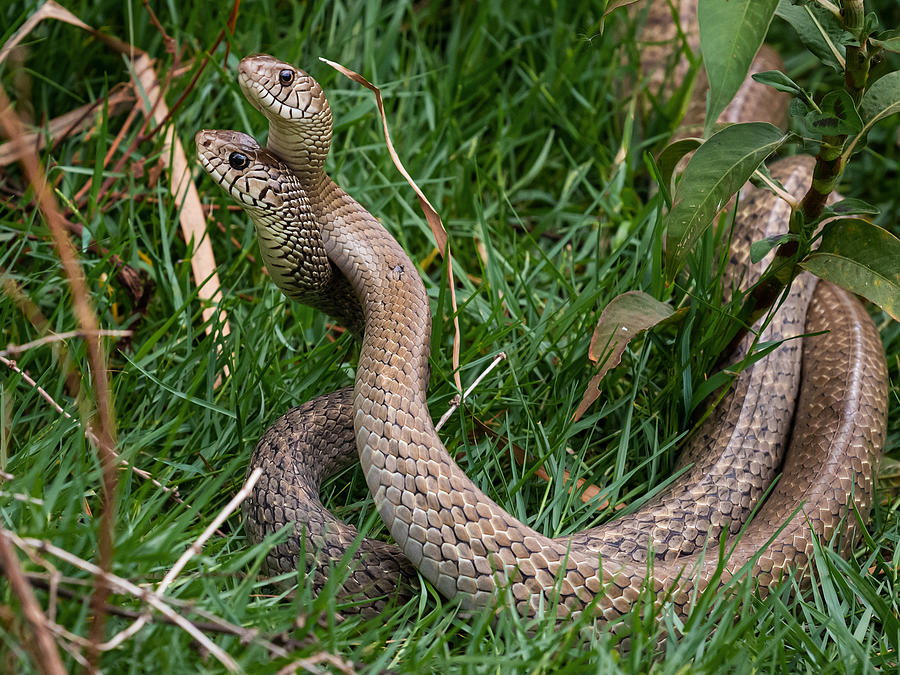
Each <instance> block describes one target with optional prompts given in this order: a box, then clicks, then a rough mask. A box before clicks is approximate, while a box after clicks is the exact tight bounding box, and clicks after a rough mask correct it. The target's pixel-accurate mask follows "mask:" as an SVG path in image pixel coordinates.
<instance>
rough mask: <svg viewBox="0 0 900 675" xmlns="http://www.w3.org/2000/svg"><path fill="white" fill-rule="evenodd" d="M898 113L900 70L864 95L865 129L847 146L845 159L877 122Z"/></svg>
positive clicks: (862, 109)
mask: <svg viewBox="0 0 900 675" xmlns="http://www.w3.org/2000/svg"><path fill="white" fill-rule="evenodd" d="M898 112H900V70H895V71H894V72H892V73H888V74H887V75H885V76H884V77H882V78H880V79H878V80H875V83H874V84H873V85H872V86H871V87H869V89H868V91H866V93H865V94H863V97H862V101H860V103H859V114H860V115H861V116H862V120H863V128H862V130H861V131H860V132H859V133H858V134H857V135H856V137H855V138H854V139H853V140H852V141H851V142H850V144H849V145H848V146H847V150H845V151H844V155H845V158H846V157H849V156H850V154H851V153H852V152H853V150H854V148H855V147H856V146H857V144H858V143H859V142H860V141H861V140H863V139H864V138H865V135H866V134H867V133H869V129H871V128H872V127H873V126H874V125H875V123H876V122H878V121H880V120H883V119H884V118H885V117H888V116H889V115H893V114H894V113H898Z"/></svg>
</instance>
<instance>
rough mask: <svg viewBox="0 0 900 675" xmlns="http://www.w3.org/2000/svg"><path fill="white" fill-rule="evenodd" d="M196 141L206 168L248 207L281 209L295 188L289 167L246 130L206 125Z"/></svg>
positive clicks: (257, 210)
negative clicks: (216, 127) (240, 130)
mask: <svg viewBox="0 0 900 675" xmlns="http://www.w3.org/2000/svg"><path fill="white" fill-rule="evenodd" d="M194 142H195V143H196V145H197V155H198V157H199V159H200V163H201V164H202V165H203V168H204V169H205V170H206V172H207V173H208V174H209V175H210V176H211V177H212V178H213V179H214V180H215V181H216V182H217V183H218V184H219V185H220V186H221V187H222V189H223V190H225V191H226V192H227V193H228V194H230V195H231V196H232V197H234V199H236V200H237V201H238V202H240V204H241V205H242V206H243V207H244V208H245V209H246V210H248V211H251V212H260V213H261V214H265V213H266V212H270V211H273V212H274V211H278V210H280V209H281V208H282V207H283V206H284V203H285V201H286V200H287V198H288V191H289V190H291V188H295V186H294V185H293V183H295V182H296V181H295V180H292V174H291V172H290V169H288V168H287V167H286V166H284V164H283V163H282V162H281V161H280V160H279V159H278V158H277V157H275V156H274V155H273V154H272V153H271V152H269V151H268V150H266V149H264V148H261V147H260V146H259V143H257V142H256V141H255V140H254V139H253V138H252V137H251V136H248V135H247V134H242V133H241V132H239V131H225V130H218V129H217V130H211V129H204V130H203V131H199V132H197V135H196V137H195V138H194ZM292 192H296V189H294V190H292Z"/></svg>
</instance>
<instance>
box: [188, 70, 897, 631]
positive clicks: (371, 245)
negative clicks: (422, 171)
mask: <svg viewBox="0 0 900 675" xmlns="http://www.w3.org/2000/svg"><path fill="white" fill-rule="evenodd" d="M240 82H241V85H242V88H243V89H244V91H245V93H246V94H247V96H248V98H249V99H250V101H251V102H252V103H253V105H254V106H255V107H257V108H258V109H260V110H261V111H262V112H263V113H264V114H265V115H266V117H268V118H269V120H270V131H269V150H264V149H262V148H260V147H259V146H258V145H257V144H256V142H255V141H254V140H253V139H252V138H250V137H248V136H246V135H243V134H238V133H236V132H225V131H204V132H200V133H199V134H198V136H197V147H198V151H199V154H200V158H201V161H202V163H203V165H204V168H205V169H206V170H207V171H208V172H209V173H210V175H212V176H213V177H214V178H215V179H216V180H217V181H218V182H219V184H220V185H221V186H222V187H223V189H225V190H226V191H228V192H230V193H231V194H232V195H233V196H234V197H235V198H236V199H237V200H238V201H239V202H240V203H241V204H242V205H243V206H244V208H245V209H246V210H247V212H248V213H249V214H250V215H251V218H252V219H253V221H254V224H255V226H256V229H257V233H258V235H259V239H260V246H261V249H262V251H263V257H264V259H265V261H266V264H267V266H268V268H269V270H270V273H271V275H272V278H273V280H274V281H275V282H276V283H277V284H278V285H279V287H280V288H282V290H283V291H285V293H286V294H287V295H288V296H289V297H293V298H295V299H298V300H300V301H302V302H307V303H309V304H312V305H314V306H318V307H320V308H322V309H325V310H326V311H329V312H331V313H332V314H334V315H335V316H336V317H337V318H339V319H341V320H342V321H344V322H345V323H347V324H348V325H349V326H350V327H351V328H352V329H353V330H354V331H355V332H356V333H362V335H363V338H362V346H361V351H360V358H359V367H358V371H357V378H356V385H355V387H354V389H353V390H352V392H351V391H350V390H341V391H340V392H335V393H334V394H332V395H330V396H328V397H320V398H318V399H315V400H314V401H311V402H309V403H308V404H305V405H304V406H300V407H299V408H296V409H294V410H293V411H291V412H289V413H288V414H287V415H285V416H284V417H282V418H281V419H280V420H279V421H278V422H276V423H275V425H273V426H272V427H271V428H270V429H269V430H268V431H267V432H266V434H265V436H264V437H263V439H262V440H261V441H260V444H259V445H258V446H257V449H256V452H255V453H254V457H253V460H252V465H253V466H256V465H260V466H264V468H266V474H267V475H266V477H264V478H263V479H262V480H261V481H260V483H259V484H258V485H257V488H256V490H255V492H254V494H253V495H252V497H251V499H250V500H248V503H247V504H246V506H245V515H246V519H247V527H248V530H249V532H250V535H251V538H253V539H254V540H259V539H261V538H262V536H264V535H265V534H267V533H269V532H272V531H274V530H277V529H279V528H280V527H282V526H283V525H284V524H286V523H289V522H291V521H294V522H295V523H297V525H296V534H295V535H294V536H293V537H292V538H290V539H289V540H288V542H286V543H285V544H283V545H280V546H278V547H276V548H275V549H273V552H272V554H271V555H270V557H269V559H268V560H267V565H268V567H269V571H271V572H284V571H290V570H292V569H295V568H296V565H297V558H298V556H299V555H300V554H301V551H307V553H308V557H309V558H310V559H317V558H318V559H319V560H320V561H321V560H323V559H324V560H326V561H327V560H331V561H336V560H338V559H340V557H341V555H343V552H344V551H345V550H346V549H347V547H348V546H349V545H350V543H351V542H352V541H353V540H354V538H355V536H356V532H355V530H353V528H349V526H346V525H344V524H343V523H340V522H339V521H337V520H336V519H335V518H334V517H333V516H331V514H329V513H328V512H327V511H326V510H325V509H324V508H323V507H322V505H321V503H320V502H319V499H318V494H317V493H318V487H319V483H320V481H321V479H322V478H323V477H324V476H327V475H329V474H330V473H333V471H335V470H337V469H338V468H340V467H341V466H344V465H346V463H348V462H350V461H353V459H354V457H355V455H356V453H357V452H358V457H359V460H360V462H361V464H362V467H363V471H364V474H365V477H366V482H367V484H368V487H369V489H370V491H371V493H372V495H373V498H374V500H375V505H376V508H377V510H378V513H379V514H380V516H381V517H382V519H383V520H384V522H385V523H386V525H387V527H388V529H389V530H390V532H391V535H392V536H393V538H394V540H395V541H396V542H397V545H398V546H399V549H398V548H397V547H396V546H393V545H389V544H385V543H383V542H377V541H372V540H364V541H363V542H362V544H361V546H360V549H359V551H358V552H357V553H356V555H355V557H354V559H353V561H352V566H353V568H354V571H353V572H352V574H351V576H350V578H349V580H348V582H347V583H346V584H345V587H344V588H345V591H346V592H348V593H350V594H354V593H356V594H359V595H361V596H363V597H364V598H368V599H370V600H371V601H372V602H373V603H374V604H371V605H368V607H369V608H374V610H375V611H377V610H378V609H379V608H380V607H381V604H382V602H383V599H384V598H385V597H388V596H389V595H390V594H391V593H392V592H394V587H395V584H396V582H397V579H398V578H400V577H402V576H407V577H411V576H412V575H413V572H412V569H411V566H410V564H411V565H412V566H414V567H415V568H416V569H417V570H418V571H419V572H420V573H421V574H422V576H423V577H425V578H426V579H428V580H429V581H430V582H431V583H432V584H434V585H435V586H436V587H437V588H438V590H439V591H440V592H441V593H442V594H443V595H445V596H447V597H459V598H460V599H461V602H462V604H463V606H466V607H481V606H486V605H488V604H490V603H492V602H494V601H495V600H496V598H497V597H498V589H499V588H501V587H504V588H507V589H508V595H507V596H506V597H507V600H508V602H509V603H510V604H512V605H514V606H515V608H516V609H517V610H518V611H519V612H520V613H522V614H525V615H534V614H536V613H538V612H542V611H543V612H551V613H554V614H556V615H557V616H559V617H564V616H567V615H572V614H575V615H577V614H578V613H580V612H582V611H584V610H585V609H588V608H589V609H590V611H591V612H593V613H595V614H596V615H597V616H600V617H602V618H605V619H611V618H613V617H615V616H618V615H620V614H623V613H625V612H627V611H628V609H629V608H630V606H631V603H632V602H633V601H634V600H635V599H636V598H637V596H638V592H639V589H640V588H641V586H642V585H643V584H644V583H646V582H647V579H646V577H647V570H648V565H647V562H646V556H647V552H648V551H653V553H654V555H655V556H656V558H657V560H656V561H655V563H654V565H653V568H652V575H653V579H652V586H653V587H654V588H655V589H656V590H664V589H671V590H672V591H673V595H672V597H673V600H674V604H675V607H676V610H677V611H678V612H679V613H686V612H687V611H688V610H689V597H690V591H691V590H692V589H693V588H695V587H699V588H704V587H705V586H706V585H707V584H708V583H709V582H710V580H711V579H712V578H714V574H713V573H714V572H715V570H716V567H717V565H718V563H719V561H718V555H717V553H716V551H717V547H716V546H715V545H712V546H710V547H709V549H710V550H705V545H706V543H707V542H708V541H712V542H715V541H716V540H717V539H718V538H719V536H720V535H722V534H723V533H727V534H734V533H735V532H737V531H738V530H739V529H740V528H741V526H742V525H743V524H744V523H745V522H746V520H747V517H748V515H749V513H750V512H751V510H752V509H753V507H754V506H755V505H756V503H757V501H758V499H759V497H760V496H761V494H762V492H763V491H764V490H765V489H766V488H767V487H768V485H769V484H770V483H771V481H772V478H773V476H774V473H775V471H776V470H777V468H778V466H779V463H780V462H781V459H782V454H783V451H784V448H785V445H786V441H785V439H786V438H787V436H788V431H789V429H790V426H791V424H792V421H793V434H792V436H791V441H790V446H789V448H788V449H787V452H786V456H785V459H784V467H783V475H782V477H781V479H780V481H779V482H778V483H777V485H776V486H775V488H774V489H773V491H772V493H771V494H770V495H769V496H768V498H767V499H766V501H765V503H764V504H763V505H762V507H761V508H760V510H759V512H758V513H757V515H756V516H755V517H754V519H753V520H752V522H751V523H750V524H749V525H748V526H747V527H746V529H745V531H744V532H743V533H742V536H741V538H740V540H739V542H738V543H737V545H736V546H735V548H734V550H733V551H732V552H731V555H730V557H729V559H728V561H727V562H726V563H725V578H727V577H728V576H729V575H730V574H732V573H735V572H736V571H737V570H739V569H741V568H742V567H743V566H745V565H747V564H748V561H749V567H751V568H752V573H753V574H754V576H755V577H756V579H757V580H758V582H759V585H760V589H761V591H762V592H765V591H766V589H767V588H768V587H770V586H771V585H772V584H773V583H775V582H776V581H777V580H778V579H779V578H780V576H781V575H782V573H783V572H785V571H786V570H787V569H788V568H799V569H802V568H803V567H804V566H805V565H806V563H807V560H808V558H809V556H810V555H811V553H812V547H813V539H814V537H820V538H823V539H825V540H828V539H829V538H830V537H831V536H832V535H833V534H834V533H835V531H836V528H837V527H838V525H839V523H840V522H841V520H842V518H843V517H844V516H845V515H846V513H847V507H848V505H849V503H850V501H851V500H852V501H853V502H854V503H855V505H856V507H857V508H858V509H859V510H860V512H861V513H864V514H865V513H866V512H867V511H868V508H869V506H870V504H871V499H872V489H873V486H872V472H873V465H874V463H875V461H876V458H877V454H878V452H879V451H880V448H881V446H882V444H883V438H884V425H885V408H886V397H887V376H886V368H885V364H884V357H883V352H882V349H881V344H880V340H879V338H878V335H877V333H876V332H875V329H874V326H873V325H872V323H871V320H870V319H869V318H868V316H867V315H866V314H865V311H864V310H863V309H862V307H861V306H860V304H859V303H858V301H856V299H855V298H853V297H852V296H850V295H849V294H847V293H846V292H845V291H843V290H841V289H839V288H837V287H834V286H832V285H830V284H825V283H819V284H814V282H813V280H812V279H810V278H803V279H800V280H798V282H797V283H795V287H794V289H793V290H792V293H791V297H790V298H789V299H788V301H787V302H786V303H785V306H783V307H782V308H781V309H780V310H779V313H778V315H777V318H776V319H775V320H774V321H773V322H772V324H771V325H770V326H769V328H767V329H766V330H767V332H766V333H765V334H764V335H763V337H762V339H763V340H780V339H784V338H786V337H793V336H796V335H799V334H802V333H804V332H806V333H817V332H820V331H827V333H824V334H822V335H816V336H815V337H812V338H805V339H804V340H803V366H802V386H801V387H800V395H799V398H797V395H796V392H797V387H798V382H799V381H800V379H801V376H800V371H799V359H800V349H799V343H800V341H799V340H789V341H788V342H786V343H784V344H783V345H782V346H781V347H779V349H777V350H775V351H774V352H773V353H772V354H771V355H769V356H767V357H766V358H765V359H762V360H760V361H758V362H757V363H756V364H754V366H753V367H751V368H750V369H748V370H747V371H745V372H744V373H743V374H742V375H741V376H740V377H739V378H738V380H737V382H736V383H735V386H734V387H733V389H732V391H731V392H730V393H729V395H728V397H727V398H726V399H725V400H724V401H723V402H722V403H721V404H720V405H719V406H718V407H717V409H716V411H715V413H714V415H712V416H711V417H710V420H708V421H707V422H706V423H705V424H704V425H703V426H702V427H701V429H700V430H699V431H698V433H696V434H695V435H694V437H693V438H692V439H691V441H690V442H689V444H688V446H687V447H686V450H685V451H684V452H683V454H682V458H681V460H680V461H681V462H682V463H683V464H691V467H690V468H689V469H688V470H687V471H685V472H684V474H683V475H682V476H681V478H680V479H679V480H678V481H676V482H675V483H674V484H673V485H672V486H670V487H669V488H668V489H667V490H666V491H665V493H664V494H662V495H661V496H660V497H658V498H657V499H655V500H653V501H651V502H650V503H648V504H647V505H646V506H645V507H644V508H643V509H641V510H639V511H638V512H636V513H635V514H632V516H630V517H627V518H622V519H619V520H616V521H613V522H611V523H608V524H605V525H602V526H600V527H597V528H592V529H589V530H585V531H583V532H579V533H577V534H575V535H572V536H566V537H560V538H556V539H551V538H548V537H545V536H543V535H542V534H540V533H538V532H536V531H534V530H532V529H531V528H529V527H528V526H527V525H525V524H523V523H521V522H519V521H518V520H516V519H515V518H513V517H512V516H511V515H509V514H508V513H507V512H506V511H504V510H503V509H502V508H501V507H500V506H498V505H497V504H495V503H494V502H493V501H491V500H490V499H489V498H488V497H487V496H486V495H485V494H484V493H483V492H482V491H481V490H480V489H479V488H478V487H477V486H475V485H474V484H473V483H472V482H471V481H470V480H469V479H468V478H467V477H466V476H465V474H464V473H463V472H462V471H461V470H460V469H459V467H458V466H457V465H456V464H455V463H454V461H453V460H452V458H451V457H450V456H449V455H448V453H447V451H446V449H445V448H444V446H443V444H442V443H441V441H440V439H439V438H438V436H437V434H436V433H435V431H434V428H433V425H432V422H431V418H430V415H429V411H428V407H427V402H426V398H425V394H426V390H427V385H428V354H429V350H430V325H431V324H430V320H431V319H430V307H429V302H428V298H427V295H426V293H425V289H424V286H423V284H422V281H421V279H420V278H419V276H418V274H417V272H416V270H415V267H414V265H413V264H412V263H411V261H410V260H409V258H408V257H407V256H406V254H405V252H404V251H403V250H402V248H401V247H400V246H399V245H398V244H397V242H396V241H395V240H394V239H393V238H392V237H391V236H390V234H388V232H387V231H386V230H385V229H384V228H383V227H382V226H381V225H380V224H379V223H378V222H377V220H375V219H374V218H373V217H372V216H371V215H370V214H369V213H368V212H367V211H366V210H365V209H364V208H363V207H362V206H360V205H359V204H358V203H357V202H356V201H354V200H353V199H352V198H350V197H349V196H348V195H347V194H346V193H344V192H343V190H341V189H340V188H339V187H338V186H336V185H335V184H334V183H333V182H332V181H331V180H330V179H329V178H328V177H327V176H326V175H325V173H324V169H323V167H324V161H325V157H326V154H327V151H328V147H329V144H330V135H331V115H330V110H329V109H328V104H327V102H326V100H325V97H324V94H323V93H322V91H321V89H320V88H319V86H318V84H317V83H316V82H315V80H313V79H312V78H311V77H309V76H308V75H306V74H305V73H303V72H302V71H299V70H296V69H294V68H293V67H291V66H290V65H288V64H284V63H282V62H279V61H277V60H275V59H273V58H271V57H266V56H254V57H248V58H247V59H245V60H244V61H243V62H242V63H241V73H240ZM772 172H773V174H774V175H776V177H778V178H779V179H780V180H782V182H783V183H784V184H785V186H786V187H787V188H788V189H789V190H793V191H795V192H800V191H802V189H803V188H804V187H805V186H804V185H803V181H804V180H808V177H809V173H810V163H809V159H808V158H806V159H803V158H792V159H790V160H787V161H784V162H782V163H780V164H777V165H776V166H774V167H773V168H772ZM742 204H743V205H744V206H743V207H742V208H743V209H744V215H743V216H742V217H741V225H739V228H740V229H739V231H738V233H737V234H736V236H735V242H734V246H733V256H732V258H733V260H732V266H731V268H730V275H731V278H732V280H733V281H735V282H737V281H738V280H741V279H743V284H744V285H745V286H746V285H747V284H748V283H750V282H752V280H753V279H754V278H755V276H756V275H758V270H756V269H753V268H751V267H750V266H749V260H748V248H749V243H750V242H752V241H754V240H757V239H760V238H762V237H765V236H769V235H771V234H775V233H778V232H780V231H781V230H783V229H784V223H786V216H787V211H786V207H784V206H781V205H779V204H778V202H776V201H775V200H774V199H773V198H771V197H770V196H769V195H768V194H767V193H762V192H761V191H755V189H753V188H748V191H747V193H746V194H745V195H744V197H743V198H742ZM813 287H815V291H813ZM811 295H812V298H813V299H812V302H811V304H810V303H809V298H810V296H811ZM335 297H338V298H339V302H338V303H337V305H329V303H330V302H331V300H332V299H333V298H335ZM807 304H810V308H809V311H808V312H807ZM361 327H362V330H361ZM741 349H746V343H745V344H744V345H743V346H742V348H741ZM735 358H737V357H735ZM795 401H796V402H797V403H796V411H794V409H793V408H794V402H795ZM298 448H303V453H302V454H299V455H298V454H297V449H298ZM782 526H783V527H782ZM779 528H781V529H779ZM853 528H854V521H853V520H852V519H850V521H849V523H848V529H849V531H848V532H847V533H846V535H845V536H844V538H843V540H842V541H843V542H845V543H847V542H849V541H851V540H852V535H853V532H852V530H853ZM304 537H306V539H305V540H304ZM770 539H771V541H770ZM762 548H765V550H764V551H763V553H762V554H761V555H759V556H758V557H757V558H756V559H755V560H754V555H755V554H757V552H758V551H759V550H760V549H762ZM601 563H602V565H601ZM715 578H717V579H718V577H715ZM323 579H324V577H319V581H318V582H317V583H321V581H322V580H323ZM401 592H402V590H401Z"/></svg>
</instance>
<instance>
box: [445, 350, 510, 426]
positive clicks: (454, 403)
mask: <svg viewBox="0 0 900 675" xmlns="http://www.w3.org/2000/svg"><path fill="white" fill-rule="evenodd" d="M505 358H506V352H500V353H499V354H497V356H495V357H494V360H493V361H491V364H490V365H489V366H488V367H487V368H485V369H484V370H483V371H482V372H481V375H479V376H478V377H476V378H475V381H474V382H473V383H472V384H471V386H470V387H469V388H468V389H466V391H465V392H464V393H463V395H462V396H460V395H459V394H457V395H456V396H454V397H453V399H452V400H451V401H450V407H449V408H447V412H445V413H444V414H443V415H442V416H441V419H439V420H438V423H437V424H435V425H434V430H435V431H440V429H441V427H442V426H444V424H445V423H446V421H447V420H448V419H450V415H452V414H453V413H454V411H456V409H457V408H459V406H461V405H462V402H463V401H465V400H466V397H468V396H469V394H471V393H472V392H473V391H475V387H477V386H478V385H479V384H481V381H482V380H483V379H484V378H485V376H486V375H487V374H488V373H489V372H491V371H492V370H493V369H494V368H495V367H496V365H497V364H498V363H500V362H501V361H502V360H503V359H505Z"/></svg>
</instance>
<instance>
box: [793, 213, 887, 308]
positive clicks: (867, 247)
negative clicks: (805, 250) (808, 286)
mask: <svg viewBox="0 0 900 675" xmlns="http://www.w3.org/2000/svg"><path fill="white" fill-rule="evenodd" d="M800 266H801V267H803V268H805V269H807V270H809V271H810V272H812V273H813V274H815V275H817V276H819V277H822V278H823V279H827V280H828V281H832V282H834V283H836V284H837V285H838V286H842V287H843V288H846V289H848V290H850V291H853V292H854V293H858V294H859V295H861V296H863V297H864V298H866V299H867V300H871V301H872V302H874V303H875V304H876V305H878V306H879V307H881V308H882V309H883V310H884V311H886V312H887V313H888V314H890V315H891V316H892V317H893V318H894V319H897V320H900V239H897V237H895V236H894V235H893V234H891V233H890V232H888V231H887V230H884V229H882V228H880V227H878V226H877V225H874V224H872V223H870V222H868V221H866V220H862V219H860V218H846V219H842V220H835V221H832V222H830V223H828V224H827V225H825V227H824V229H823V232H822V243H821V245H820V246H819V248H818V249H816V250H815V251H814V252H813V253H810V254H809V255H808V256H807V257H806V258H805V259H804V260H803V261H801V263H800Z"/></svg>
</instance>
